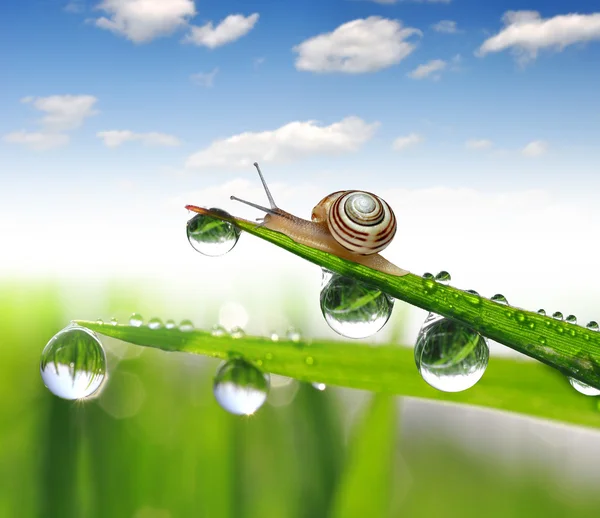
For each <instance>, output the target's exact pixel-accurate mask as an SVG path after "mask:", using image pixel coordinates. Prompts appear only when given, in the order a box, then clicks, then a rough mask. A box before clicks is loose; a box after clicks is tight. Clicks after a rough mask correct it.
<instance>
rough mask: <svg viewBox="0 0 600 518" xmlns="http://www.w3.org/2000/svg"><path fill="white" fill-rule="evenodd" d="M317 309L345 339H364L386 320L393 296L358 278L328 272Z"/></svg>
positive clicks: (390, 310) (375, 331)
mask: <svg viewBox="0 0 600 518" xmlns="http://www.w3.org/2000/svg"><path fill="white" fill-rule="evenodd" d="M320 299H321V312H322V313H323V316H324V317H325V321H326V322H327V323H328V324H329V327H331V329H333V330H334V331H335V332H336V333H338V334H340V335H342V336H345V337H347V338H366V337H367V336H371V335H374V334H375V333H377V332H378V331H379V330H380V329H381V328H382V327H383V326H384V325H385V324H386V322H387V321H388V320H389V318H390V315H391V314H392V309H393V307H394V299H393V298H391V297H389V296H388V295H386V294H385V293H383V292H382V291H380V290H379V289H377V288H374V287H373V286H370V285H368V284H366V283H364V282H362V281H358V280H356V279H352V278H350V277H345V276H343V275H338V274H333V275H331V277H330V279H329V282H327V284H326V285H325V286H324V287H323V288H322V290H321V297H320Z"/></svg>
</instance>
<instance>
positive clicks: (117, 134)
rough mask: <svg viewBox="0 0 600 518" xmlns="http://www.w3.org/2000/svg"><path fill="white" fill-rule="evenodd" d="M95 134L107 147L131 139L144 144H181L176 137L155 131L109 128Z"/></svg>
mask: <svg viewBox="0 0 600 518" xmlns="http://www.w3.org/2000/svg"><path fill="white" fill-rule="evenodd" d="M96 136H97V137H98V138H101V139H102V140H103V141H104V144H105V145H106V146H107V147H118V146H120V145H122V144H124V143H125V142H133V141H136V142H141V143H142V144H144V145H145V146H165V147H174V146H179V145H180V144H181V142H180V141H179V139H178V138H177V137H174V136H173V135H167V134H166V133H157V132H150V133H135V132H133V131H130V130H110V131H100V132H98V133H96Z"/></svg>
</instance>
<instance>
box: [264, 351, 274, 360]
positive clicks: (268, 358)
mask: <svg viewBox="0 0 600 518" xmlns="http://www.w3.org/2000/svg"><path fill="white" fill-rule="evenodd" d="M272 359H273V353H265V360H267V361H271V360H272Z"/></svg>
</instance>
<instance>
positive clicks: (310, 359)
mask: <svg viewBox="0 0 600 518" xmlns="http://www.w3.org/2000/svg"><path fill="white" fill-rule="evenodd" d="M304 362H305V363H306V365H314V364H315V359H314V358H313V357H312V356H307V357H306V358H305V359H304Z"/></svg>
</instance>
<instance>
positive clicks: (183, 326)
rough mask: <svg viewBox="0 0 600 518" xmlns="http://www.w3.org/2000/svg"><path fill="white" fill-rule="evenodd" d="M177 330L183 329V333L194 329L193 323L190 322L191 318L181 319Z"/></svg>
mask: <svg viewBox="0 0 600 518" xmlns="http://www.w3.org/2000/svg"><path fill="white" fill-rule="evenodd" d="M179 330H180V331H183V332H184V333H189V332H190V331H193V330H194V324H192V321H191V320H187V319H186V320H182V321H181V322H180V323H179Z"/></svg>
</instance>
